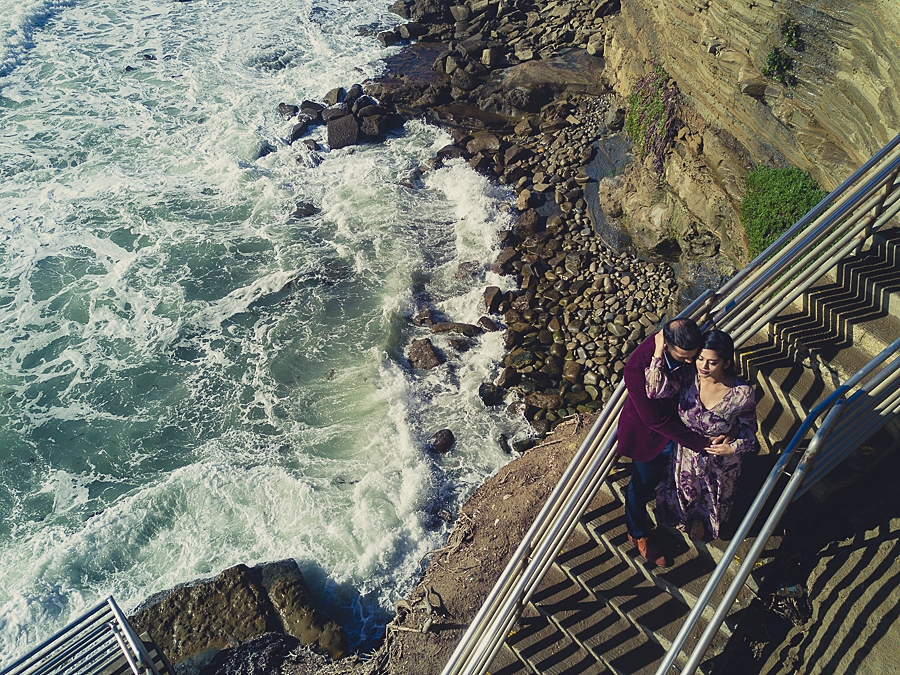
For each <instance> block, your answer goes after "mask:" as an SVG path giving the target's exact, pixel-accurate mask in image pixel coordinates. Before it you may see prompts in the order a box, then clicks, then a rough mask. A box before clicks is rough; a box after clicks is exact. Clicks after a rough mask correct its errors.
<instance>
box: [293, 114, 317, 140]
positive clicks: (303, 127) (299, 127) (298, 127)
mask: <svg viewBox="0 0 900 675" xmlns="http://www.w3.org/2000/svg"><path fill="white" fill-rule="evenodd" d="M312 121H313V120H312V119H311V118H310V117H308V116H307V115H305V114H301V115H300V116H299V117H298V118H297V123H296V124H295V125H294V126H292V127H291V135H290V136H289V137H288V143H293V142H294V141H296V140H297V139H298V138H300V137H302V136H303V135H304V134H305V133H306V132H307V131H309V125H310V124H311V123H312Z"/></svg>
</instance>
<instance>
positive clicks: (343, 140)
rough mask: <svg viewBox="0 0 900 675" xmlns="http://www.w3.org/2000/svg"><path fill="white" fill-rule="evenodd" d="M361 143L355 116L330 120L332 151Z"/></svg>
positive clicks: (329, 129) (329, 137)
mask: <svg viewBox="0 0 900 675" xmlns="http://www.w3.org/2000/svg"><path fill="white" fill-rule="evenodd" d="M358 142H359V125H358V124H357V122H356V119H355V118H354V117H353V115H345V116H344V117H339V118H337V119H330V120H328V146H329V147H330V148H331V149H332V150H337V149H339V148H346V147H348V146H350V145H356V144H357V143H358Z"/></svg>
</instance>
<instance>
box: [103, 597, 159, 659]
mask: <svg viewBox="0 0 900 675" xmlns="http://www.w3.org/2000/svg"><path fill="white" fill-rule="evenodd" d="M107 602H108V603H109V608H110V609H111V610H112V613H113V615H114V616H115V617H116V621H117V622H118V624H119V627H120V628H121V629H122V631H123V632H124V633H125V638H126V639H127V640H128V643H129V644H130V645H131V648H132V649H133V650H134V654H136V655H137V656H138V658H139V660H140V661H142V662H143V665H144V667H145V668H146V669H147V670H149V671H150V672H151V673H153V675H159V670H157V668H156V665H155V664H154V663H153V659H152V658H150V654H149V652H147V648H146V647H145V646H144V642H143V641H142V640H141V639H140V638H139V637H138V636H137V635H135V634H134V631H133V630H132V628H131V624H130V623H128V619H126V618H125V615H124V614H122V610H121V609H119V605H117V604H116V601H115V600H114V599H113V597H112V596H109V598H107ZM135 675H139V673H138V672H137V671H135Z"/></svg>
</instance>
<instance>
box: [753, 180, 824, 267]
mask: <svg viewBox="0 0 900 675" xmlns="http://www.w3.org/2000/svg"><path fill="white" fill-rule="evenodd" d="M744 186H745V188H746V191H745V192H744V199H743V200H742V201H741V224H742V225H743V226H744V231H745V232H746V233H747V239H748V240H749V241H750V256H751V257H752V258H755V257H756V256H758V255H759V254H760V253H762V252H763V251H764V250H765V249H766V248H767V247H768V246H769V245H770V244H771V243H772V242H774V241H775V240H776V239H778V237H779V236H781V234H782V233H783V232H784V231H785V230H787V229H788V228H789V227H790V226H791V225H793V224H794V223H796V222H797V221H798V220H800V218H802V217H803V216H804V215H805V214H806V212H807V211H809V210H810V209H811V208H812V207H814V206H815V205H816V204H818V203H819V202H820V201H822V199H824V197H825V195H827V194H828V193H827V192H825V191H823V190H820V189H819V186H818V185H817V184H816V182H815V181H814V180H813V179H812V177H811V176H810V175H809V174H808V173H806V172H805V171H801V170H800V169H795V168H790V169H775V168H773V167H770V166H758V167H756V168H755V169H753V171H751V172H750V173H748V174H747V177H746V179H745V180H744Z"/></svg>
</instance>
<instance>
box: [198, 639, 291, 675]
mask: <svg viewBox="0 0 900 675" xmlns="http://www.w3.org/2000/svg"><path fill="white" fill-rule="evenodd" d="M299 646H300V640H298V639H297V638H295V637H292V636H290V635H285V634H284V633H263V634H262V635H258V636H256V637H255V638H251V639H250V640H248V641H247V642H243V643H241V644H240V645H238V646H237V647H229V648H228V649H223V650H222V651H220V652H219V653H218V654H216V655H215V656H214V657H213V658H212V660H211V661H210V662H209V663H208V664H207V665H206V666H204V667H203V668H201V669H200V673H199V675H267V674H268V673H277V672H280V670H281V666H282V664H283V663H284V661H285V658H287V656H288V655H289V654H290V653H291V652H292V651H293V650H294V649H296V648H297V647H299Z"/></svg>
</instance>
